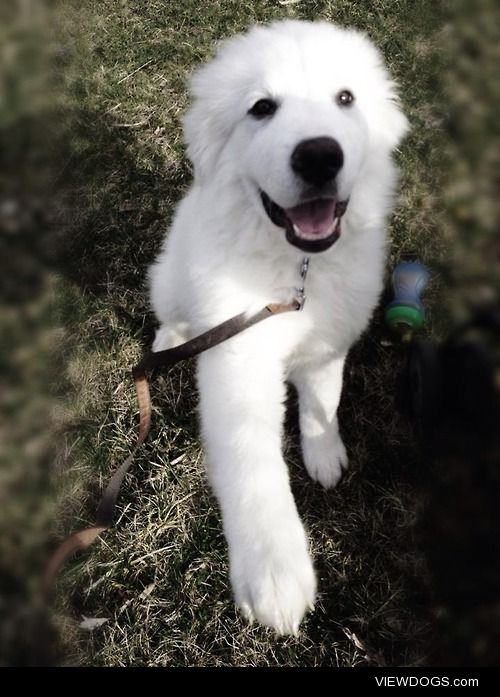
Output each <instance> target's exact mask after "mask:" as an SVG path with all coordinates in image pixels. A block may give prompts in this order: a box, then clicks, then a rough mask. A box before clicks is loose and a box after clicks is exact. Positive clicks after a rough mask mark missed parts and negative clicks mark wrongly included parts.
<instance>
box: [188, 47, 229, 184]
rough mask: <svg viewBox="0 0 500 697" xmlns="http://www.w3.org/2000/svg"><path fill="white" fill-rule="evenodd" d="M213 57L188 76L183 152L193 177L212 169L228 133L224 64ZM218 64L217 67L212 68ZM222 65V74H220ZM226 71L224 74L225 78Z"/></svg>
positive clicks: (198, 177) (207, 172)
mask: <svg viewBox="0 0 500 697" xmlns="http://www.w3.org/2000/svg"><path fill="white" fill-rule="evenodd" d="M216 63H217V64H219V61H218V60H217V58H216V59H214V60H212V61H211V62H210V63H208V64H207V65H204V66H203V67H201V68H199V69H198V70H197V71H196V72H195V73H194V75H193V76H192V77H191V80H190V93H191V99H192V104H191V108H190V109H189V111H188V112H187V114H186V116H185V117H184V135H185V138H186V143H187V154H188V157H189V159H190V160H191V162H192V163H193V165H194V173H195V178H196V179H205V178H207V177H210V176H212V174H213V172H214V171H215V167H216V162H217V159H218V157H219V155H220V153H221V151H222V149H223V147H224V144H225V142H226V140H227V138H228V136H229V134H230V133H231V123H230V122H229V121H228V114H231V107H230V105H229V104H228V103H227V102H228V101H229V97H230V93H228V88H227V84H225V81H224V77H225V76H224V73H225V72H226V71H225V67H224V65H223V64H222V62H221V64H220V65H217V66H216V65H215V64H216ZM216 67H217V68H218V70H216V69H214V68H216ZM221 69H222V73H223V74H222V75H221ZM229 79H230V75H227V82H229Z"/></svg>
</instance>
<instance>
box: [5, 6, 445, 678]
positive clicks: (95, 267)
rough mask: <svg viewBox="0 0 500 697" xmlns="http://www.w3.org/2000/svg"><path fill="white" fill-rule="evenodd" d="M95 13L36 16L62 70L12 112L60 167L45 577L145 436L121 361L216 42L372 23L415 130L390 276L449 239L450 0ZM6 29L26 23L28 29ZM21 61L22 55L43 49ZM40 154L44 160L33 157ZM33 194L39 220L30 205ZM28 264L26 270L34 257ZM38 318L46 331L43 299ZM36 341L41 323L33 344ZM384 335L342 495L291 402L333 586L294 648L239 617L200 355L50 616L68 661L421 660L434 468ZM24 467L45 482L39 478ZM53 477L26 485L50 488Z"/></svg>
mask: <svg viewBox="0 0 500 697" xmlns="http://www.w3.org/2000/svg"><path fill="white" fill-rule="evenodd" d="M28 4H29V3H28ZM81 5H82V4H81V3H76V2H67V3H64V4H63V3H55V4H50V5H47V6H46V8H45V11H41V12H42V15H43V16H41V17H40V18H39V21H40V22H42V23H43V22H45V23H46V24H50V25H51V26H52V27H53V31H52V32H51V38H50V41H49V42H48V44H47V47H46V48H44V50H43V51H42V50H41V48H40V47H37V50H38V52H39V53H40V54H43V55H44V56H45V58H46V60H47V61H48V63H49V64H50V65H51V66H52V68H51V71H50V72H48V71H47V73H46V74H45V73H44V74H45V81H44V82H43V85H42V87H41V88H40V89H39V90H38V91H37V94H38V93H40V103H39V104H38V105H37V108H36V114H35V116H36V118H34V116H33V114H32V113H30V112H29V110H28V111H27V113H24V112H23V111H22V110H21V113H20V114H19V108H18V107H17V106H16V105H14V106H12V107H11V108H12V113H14V112H15V113H16V114H17V119H18V121H17V123H19V122H20V121H19V120H20V119H22V122H23V123H25V124H28V127H27V128H26V130H25V132H26V133H34V135H33V139H34V143H35V145H37V146H40V148H41V151H42V152H43V153H45V154H46V155H48V159H49V160H50V163H51V165H50V168H49V169H50V175H47V177H46V178H44V179H42V184H40V183H39V182H37V183H36V186H34V185H33V186H32V187H31V188H32V189H33V187H34V189H35V190H36V189H37V187H38V189H40V192H41V193H40V195H45V193H46V191H48V190H50V191H51V196H52V201H53V203H52V205H51V206H50V216H51V220H50V223H51V225H50V226H48V229H47V231H46V234H45V237H44V239H45V240H46V244H45V245H41V246H42V247H43V248H44V249H45V250H46V249H49V250H50V252H51V254H50V255H49V258H48V259H44V262H45V265H44V266H43V268H44V269H45V268H47V267H49V270H48V271H44V272H43V273H41V272H40V275H41V279H42V280H41V281H40V282H41V283H42V287H43V292H41V293H40V294H39V295H40V298H42V299H47V302H48V303H49V304H50V306H51V308H52V310H53V315H52V316H53V317H54V316H55V317H56V320H57V321H56V323H55V325H56V326H54V327H53V329H52V330H51V332H50V342H52V343H50V342H48V343H46V344H45V345H46V346H48V348H47V349H46V353H47V356H46V359H45V362H42V361H40V365H43V366H50V368H51V370H50V371H49V373H48V375H49V377H48V378H47V377H46V378H45V379H46V380H49V382H50V393H51V395H52V396H51V397H50V400H49V397H47V399H46V401H45V402H44V404H50V405H51V412H50V413H51V420H52V422H53V431H52V432H53V433H56V434H57V438H55V440H56V443H57V447H56V450H57V453H56V458H55V460H56V465H57V466H56V468H55V469H54V468H52V470H51V471H52V480H51V481H54V480H55V481H56V483H57V484H58V487H59V489H58V490H59V495H58V501H57V503H56V504H55V507H56V508H57V515H56V513H55V512H54V510H53V509H54V504H52V505H51V506H49V505H48V504H47V503H46V496H45V494H44V496H40V497H39V498H40V501H39V502H38V503H37V504H36V510H37V511H38V512H39V518H38V519H37V520H39V523H38V525H32V528H33V529H31V532H30V533H29V535H28V534H27V538H30V539H31V538H33V540H35V542H33V543H32V548H33V549H35V550H36V551H35V553H34V557H33V558H32V559H31V566H30V567H29V568H30V570H31V573H32V574H33V573H34V569H35V568H36V567H37V565H38V566H39V565H40V564H41V560H42V559H43V556H44V553H45V551H46V548H47V543H46V542H45V543H44V544H41V545H38V543H37V542H36V541H37V540H38V542H39V541H40V539H41V538H40V535H41V534H42V533H45V532H46V530H47V529H48V527H49V520H50V518H51V516H52V515H54V518H55V519H56V522H55V523H54V525H53V526H52V539H53V540H55V539H56V538H60V537H62V536H63V535H64V534H66V533H68V532H70V531H72V530H74V529H76V528H78V527H80V526H83V525H86V524H87V523H90V522H91V521H92V515H93V510H94V507H95V503H96V501H97V500H98V495H99V491H100V488H101V487H102V485H103V484H104V483H105V482H106V481H107V479H108V477H109V473H110V471H111V468H112V464H113V463H116V462H119V461H120V460H121V459H122V458H123V457H124V456H125V455H126V454H128V452H129V450H130V447H131V445H132V442H133V437H134V435H133V434H134V432H135V427H136V405H135V397H134V394H133V387H132V385H131V381H130V380H129V375H128V371H129V368H130V366H131V365H133V363H134V361H136V360H137V358H138V357H139V356H140V354H141V352H142V351H143V349H144V348H145V347H147V346H149V345H150V343H151V339H152V337H153V334H154V319H153V317H152V315H151V313H150V312H149V308H148V303H147V293H146V290H145V285H144V279H145V272H146V269H147V266H148V264H149V263H150V262H151V260H152V259H153V257H154V255H155V253H156V252H157V250H158V248H159V244H160V241H161V239H162V237H163V235H164V233H165V230H166V229H167V226H168V223H169V221H170V219H171V216H172V211H173V207H174V205H175V203H176V202H177V201H178V200H179V198H180V197H181V196H182V193H183V191H185V189H186V187H187V185H188V183H189V180H190V176H191V174H190V167H189V164H188V163H187V161H186V158H185V151H184V144H183V140H182V133H181V123H180V119H181V116H182V114H183V112H184V110H185V108H186V105H187V97H186V89H185V82H186V77H187V76H188V74H189V72H190V71H191V69H192V68H193V67H194V66H195V65H197V64H198V63H200V62H201V61H203V60H205V59H206V58H207V57H209V56H210V55H211V54H212V52H213V48H214V43H215V42H216V41H218V40H219V39H222V38H223V37H225V36H228V35H231V34H233V33H235V32H237V31H240V30H242V29H245V28H246V27H248V26H249V25H250V24H252V23H254V22H263V21H267V20H270V19H275V18H283V17H298V18H306V19H317V18H324V19H328V20H331V21H334V22H338V23H340V24H343V25H350V26H356V27H359V28H361V29H364V30H367V31H368V32H369V34H370V36H371V37H372V38H373V40H374V41H375V43H376V44H377V45H378V46H379V47H380V48H381V49H382V51H383V53H384V54H385V56H386V59H387V61H388V64H389V67H390V70H391V72H392V74H393V75H394V76H395V78H396V79H397V80H398V81H399V82H400V84H401V94H402V100H403V105H404V108H405V110H406V112H407V113H408V115H409V117H410V121H411V124H412V132H411V134H410V136H409V138H408V139H407V140H406V142H405V143H404V146H403V147H402V149H401V152H400V153H398V161H399V164H400V166H401V170H402V182H401V196H400V199H399V202H398V206H397V210H396V212H395V215H394V217H393V220H392V223H391V231H390V232H391V247H390V255H389V264H390V265H393V264H394V263H395V262H396V261H397V259H398V258H399V257H400V256H401V255H402V254H403V253H404V252H406V251H410V250H415V249H416V250H417V251H418V252H419V253H420V257H421V258H422V259H423V260H424V261H428V262H431V261H432V260H433V259H435V258H439V257H440V256H441V255H442V252H443V248H444V240H443V237H442V236H441V235H440V233H439V230H438V228H437V225H436V221H435V216H436V211H437V210H438V209H439V201H438V193H437V192H438V188H439V186H438V178H437V175H438V172H439V170H440V164H441V148H440V143H441V141H440V138H441V136H440V135H439V129H437V128H436V125H437V124H439V123H440V121H441V118H442V115H441V110H442V104H441V103H440V101H439V97H438V89H437V78H436V75H437V73H438V66H439V64H440V61H441V60H442V58H441V54H440V52H439V50H438V44H439V35H438V34H437V31H438V29H439V23H440V17H439V16H438V15H439V12H438V11H437V10H436V6H437V3H435V2H432V1H431V0H380V1H379V2H372V1H370V0H356V1H355V2H353V1H352V0H336V1H335V2H333V1H330V0H302V1H301V2H296V3H288V4H287V3H280V2H271V1H269V2H266V1H264V0H259V1H258V2H248V1H243V2H237V1H236V0H221V1H213V2H207V3H199V2H196V3H195V2H193V1H192V0H186V1H185V2H180V1H173V0H172V1H171V2H160V0H145V1H144V2H141V3H135V2H130V3H122V2H118V1H117V0H100V1H99V2H97V1H96V0H89V2H87V3H85V4H83V6H81ZM11 19H12V22H13V24H12V26H14V27H17V30H19V17H18V16H17V15H16V16H14V17H13V18H11ZM24 60H25V61H26V64H29V60H30V57H29V55H28V56H26V57H25V58H24ZM35 74H36V72H35ZM47 95H49V97H47ZM8 116H9V113H7V121H8ZM39 123H44V124H48V125H47V128H48V129H49V130H50V129H52V131H53V132H52V133H50V132H49V133H48V134H47V136H46V138H45V134H40V133H39V132H37V131H36V127H34V124H35V126H36V124H39ZM6 132H8V131H6ZM43 141H46V142H43ZM35 145H32V144H30V149H29V150H30V152H31V153H35V152H38V150H37V148H36V147H35ZM42 146H43V147H42ZM13 148H14V146H12V145H11V150H9V153H10V154H11V159H12V161H14V160H15V158H16V151H15V148H14V149H13ZM24 151H25V150H23V152H24ZM42 160H43V158H42ZM16 162H17V166H18V167H19V160H16ZM53 163H57V165H56V167H54V164H53ZM22 164H23V166H24V169H23V171H26V172H28V173H30V172H32V171H33V168H34V166H33V163H31V162H30V161H29V160H27V161H26V162H24V161H23V163H22ZM37 166H38V168H40V166H43V161H42V164H41V165H40V163H37ZM12 195H14V193H13V194H12ZM35 198H36V197H35ZM31 204H32V205H31V208H34V209H36V202H31ZM30 210H31V209H30ZM30 239H33V237H32V238H30ZM21 258H22V259H23V260H24V261H23V264H22V269H23V270H26V268H27V266H26V264H27V262H26V258H27V256H26V255H24V256H23V255H21ZM41 268H42V265H41V263H40V269H41ZM37 269H38V267H37ZM431 298H432V293H431ZM39 304H41V305H43V302H42V300H40V301H39ZM35 315H36V316H37V317H40V318H41V319H40V320H39V321H40V323H41V326H43V327H44V328H46V327H47V326H48V325H47V323H46V322H45V321H44V319H43V317H44V314H43V309H40V308H39V309H38V310H37V312H36V313H35ZM432 317H433V315H432ZM433 322H434V320H432V319H431V324H430V327H431V329H432V327H433ZM44 331H45V329H44ZM47 331H48V330H47ZM42 333H43V332H42ZM26 336H29V330H28V329H25V330H24V334H23V337H24V342H25V337H26ZM37 336H38V334H37ZM386 338H387V337H386V333H385V329H384V327H383V325H382V322H381V313H380V311H378V312H377V314H376V316H375V318H374V321H373V322H372V324H371V326H370V328H369V330H368V331H367V332H366V333H365V335H364V336H363V338H362V340H361V341H360V342H359V343H358V344H357V345H356V346H355V347H354V349H353V351H352V353H351V356H350V359H349V363H348V366H347V370H346V385H345V388H344V396H343V399H342V404H341V412H340V420H341V428H342V431H343V434H344V441H345V442H346V444H347V447H348V450H349V453H350V460H351V468H350V470H349V473H348V474H347V476H346V477H345V479H344V480H343V481H342V483H341V485H340V486H339V487H338V489H336V490H335V491H332V492H328V493H325V492H323V491H322V490H321V489H320V488H319V487H318V486H317V485H315V484H313V483H312V482H311V481H310V480H309V479H308V478H307V476H306V474H305V472H304V469H303V467H302V465H301V462H300V452H299V445H298V435H297V423H296V421H297V418H296V407H295V404H294V396H293V395H291V396H290V410H289V417H288V429H287V434H288V435H287V440H286V443H285V449H286V457H287V460H288V462H289V463H290V471H291V480H292V487H293V490H294V494H295V497H296V500H297V505H298V508H299V511H300V514H301V517H302V518H303V520H304V521H305V524H306V526H307V529H308V531H309V534H310V538H311V542H312V547H313V555H314V559H315V565H316V568H317V571H318V575H319V586H320V599H319V602H318V606H317V609H316V611H315V613H314V614H313V615H311V616H310V617H308V619H307V620H306V622H305V623H304V625H303V627H302V631H301V635H300V637H299V638H297V639H296V638H276V637H275V636H274V635H273V633H272V632H270V631H268V630H266V629H263V628H261V627H258V626H252V627H250V626H247V625H246V624H245V622H244V621H243V620H242V619H241V618H240V617H239V616H238V615H237V613H236V611H235V609H234V607H233V603H232V600H231V593H230V588H229V586H228V579H227V554H226V547H225V542H224V538H223V534H222V529H221V521H220V516H219V512H218V510H217V506H216V502H215V500H214V498H213V497H212V495H211V493H210V491H209V489H208V487H207V485H206V482H205V476H204V471H203V460H202V451H201V446H200V442H199V437H198V423H197V414H196V403H197V398H196V387H195V384H194V379H193V364H187V365H181V366H177V367H176V368H175V369H174V370H172V371H171V372H170V373H169V374H168V375H159V376H158V377H157V378H156V379H155V382H154V385H153V388H152V397H153V403H154V405H155V406H154V425H153V431H152V435H151V438H150V440H149V441H148V443H147V445H146V447H145V448H144V450H143V451H142V453H141V454H140V456H139V457H138V458H137V463H136V465H135V467H134V468H133V471H132V473H131V474H130V475H129V476H128V478H127V480H126V484H125V486H124V490H123V493H122V495H121V498H120V502H119V515H118V519H117V523H116V526H115V527H114V529H113V530H111V531H110V532H109V533H107V534H106V535H105V537H104V538H103V539H102V540H101V541H100V542H99V543H98V544H96V546H95V547H94V549H92V551H91V552H90V553H88V554H85V555H83V556H81V557H80V558H78V559H77V560H75V561H74V562H72V563H71V564H69V565H68V567H67V568H66V569H65V571H64V573H63V574H62V577H61V579H60V583H59V593H58V597H57V604H56V613H55V616H54V618H53V622H54V623H55V625H56V626H57V628H58V633H59V637H60V638H59V642H60V651H61V656H62V658H60V659H59V660H60V661H63V662H65V663H70V664H84V665H108V666H122V665H123V666H125V665H144V666H167V665H168V666H172V665H175V666H180V665H190V666H195V665H196V666H230V665H238V666H271V665H287V666H312V665H328V666H337V665H339V666H364V665H367V664H370V662H372V663H373V662H374V663H376V664H377V663H378V664H382V663H385V664H388V665H415V664H418V663H419V661H421V660H423V658H424V657H425V652H426V642H427V641H428V637H429V594H428V590H427V588H426V585H425V568H424V564H423V561H422V559H421V556H420V554H419V553H418V552H417V551H416V548H415V542H414V535H413V527H414V523H415V520H416V517H417V513H418V511H417V508H418V507H417V504H416V497H415V489H416V487H417V484H418V480H419V476H420V474H419V470H418V458H417V456H416V453H415V446H414V443H413V441H412V438H411V435H410V433H409V431H408V429H407V427H406V425H405V424H404V423H403V422H402V421H401V419H399V418H398V416H397V414H396V413H395V409H394V397H393V396H394V392H395V378H396V374H397V372H398V370H399V368H400V366H401V365H402V361H403V358H404V351H402V349H401V348H400V347H398V346H395V345H388V342H387V341H386ZM19 345H23V338H21V339H20V340H19ZM32 350H35V349H34V347H32ZM37 355H38V354H37ZM54 355H55V356H56V358H54ZM40 372H43V371H40ZM28 389H29V388H28V387H27V386H25V392H26V391H27V390H28ZM46 391H47V392H49V389H47V390H46ZM47 409H48V407H47ZM41 411H42V412H43V408H41ZM44 417H46V414H45V415H44ZM42 420H43V419H42ZM45 420H47V419H45ZM32 421H33V420H32V419H31V417H29V418H27V420H26V423H28V422H29V423H30V425H31V426H32V425H33V424H32ZM54 429H55V430H54ZM35 430H36V432H37V433H38V432H40V431H41V432H43V428H42V427H40V428H38V429H35ZM43 448H44V449H43V453H44V457H45V460H51V459H53V458H52V457H51V456H52V454H53V449H52V447H51V443H45V444H44V446H43ZM12 458H13V456H12V457H11V460H12ZM8 471H10V472H12V469H10V470H8ZM23 471H24V472H25V475H24V476H25V477H26V476H27V477H28V478H29V477H31V476H32V475H31V474H26V472H31V471H32V470H30V469H29V467H28V466H27V467H26V469H25V470H23ZM44 471H45V470H44ZM16 476H18V475H16ZM46 481H47V479H46V478H45V479H43V482H44V484H43V485H40V484H37V483H36V482H34V484H33V486H34V487H35V488H37V487H38V489H37V490H42V492H45V490H46V488H47V486H48V485H47V483H46ZM18 483H19V482H18ZM35 528H36V530H35V531H34V529H35ZM30 535H31V537H30ZM27 538H26V539H27ZM15 548H16V545H15V544H14V543H13V544H12V545H11V547H9V548H8V549H7V551H6V554H7V555H8V556H9V558H10V562H11V563H10V566H11V568H12V569H13V571H12V572H11V573H12V575H13V578H18V577H19V576H20V575H22V574H23V573H24V571H25V568H24V566H23V564H24V562H23V561H19V563H16V564H13V563H12V559H13V555H15ZM23 548H24V549H25V550H27V549H28V546H27V544H26V543H24V547H23ZM40 550H41V551H40ZM13 586H14V583H12V584H11V585H10V587H9V588H10V592H11V593H12V592H13V591H12V588H13ZM81 615H85V616H87V617H105V618H107V622H106V623H105V624H104V625H103V626H102V627H100V628H99V629H96V630H94V631H93V632H90V633H89V632H85V631H84V630H82V629H80V628H79V626H78V625H79V621H80V619H81ZM353 633H354V634H355V635H356V637H357V638H358V640H359V641H358V642H356V640H355V639H354V638H353ZM360 642H361V643H360ZM363 646H364V647H365V648H360V647H363ZM18 660H19V659H18Z"/></svg>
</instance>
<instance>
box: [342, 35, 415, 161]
mask: <svg viewBox="0 0 500 697" xmlns="http://www.w3.org/2000/svg"><path fill="white" fill-rule="evenodd" d="M351 38H352V39H353V40H354V41H355V42H357V45H358V52H359V54H360V55H364V58H365V60H366V62H365V61H363V63H362V65H363V66H364V72H361V73H359V72H358V73H357V75H356V78H357V80H358V83H359V85H360V86H361V89H360V91H359V92H360V93H359V98H360V103H361V111H362V113H363V114H364V116H365V119H366V122H367V125H368V130H369V133H370V140H371V141H372V144H373V145H374V146H375V148H383V149H385V150H386V151H389V152H392V151H393V150H394V149H395V148H397V147H398V145H399V144H400V143H401V141H402V140H403V138H404V137H405V135H406V134H407V132H408V130H409V127H410V124H409V123H408V119H407V118H406V116H405V114H404V113H403V110H402V108H401V102H400V99H399V97H398V86H397V84H396V82H394V81H393V80H392V79H391V77H390V75H389V72H388V70H387V68H386V66H385V60H384V56H383V55H382V53H381V51H380V50H379V49H378V48H377V47H376V46H375V44H374V43H373V42H372V41H371V40H370V38H369V37H368V35H366V34H363V33H359V32H357V31H353V32H352V33H351ZM360 65H361V63H360ZM366 66H371V70H370V71H369V72H367V71H366Z"/></svg>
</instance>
